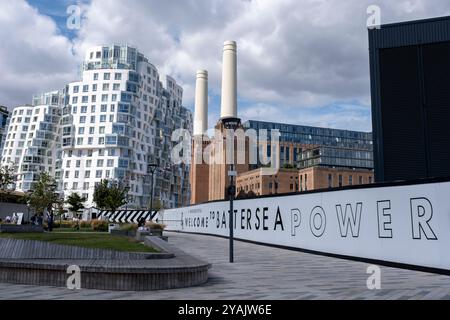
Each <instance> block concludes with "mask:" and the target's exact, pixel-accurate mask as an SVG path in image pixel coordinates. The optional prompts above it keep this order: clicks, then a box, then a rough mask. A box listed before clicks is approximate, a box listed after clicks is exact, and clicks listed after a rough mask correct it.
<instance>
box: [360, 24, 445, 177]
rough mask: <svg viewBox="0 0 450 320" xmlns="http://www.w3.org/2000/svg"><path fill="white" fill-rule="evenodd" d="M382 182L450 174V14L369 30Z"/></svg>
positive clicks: (375, 132) (376, 147)
mask: <svg viewBox="0 0 450 320" xmlns="http://www.w3.org/2000/svg"><path fill="white" fill-rule="evenodd" d="M369 51H370V77H371V92H372V120H373V136H374V157H375V177H376V181H393V180H410V179H418V178H425V177H439V176H450V165H449V164H450V148H449V145H450V125H449V124H450V89H449V88H450V17H443V18H435V19H427V20H420V21H412V22H404V23H396V24H389V25H384V26H381V28H380V29H373V30H369Z"/></svg>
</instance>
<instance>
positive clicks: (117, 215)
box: [98, 210, 157, 223]
mask: <svg viewBox="0 0 450 320" xmlns="http://www.w3.org/2000/svg"><path fill="white" fill-rule="evenodd" d="M156 214H157V211H153V212H151V211H150V210H115V211H108V210H100V211H99V212H98V218H99V219H101V220H108V221H109V222H116V223H138V222H139V220H140V219H142V218H144V221H150V220H153V219H154V218H155V216H156Z"/></svg>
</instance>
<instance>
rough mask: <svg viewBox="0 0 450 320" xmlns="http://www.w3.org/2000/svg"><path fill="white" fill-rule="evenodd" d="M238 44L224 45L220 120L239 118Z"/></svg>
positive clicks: (229, 43)
mask: <svg viewBox="0 0 450 320" xmlns="http://www.w3.org/2000/svg"><path fill="white" fill-rule="evenodd" d="M236 60H237V59H236V42H235V41H225V42H224V44H223V65H222V97H221V109H220V118H221V119H224V118H237V70H236Z"/></svg>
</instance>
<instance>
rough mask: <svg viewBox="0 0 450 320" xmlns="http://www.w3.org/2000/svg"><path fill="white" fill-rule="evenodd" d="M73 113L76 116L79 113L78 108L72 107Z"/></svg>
mask: <svg viewBox="0 0 450 320" xmlns="http://www.w3.org/2000/svg"><path fill="white" fill-rule="evenodd" d="M72 113H74V114H76V113H77V106H75V107H72Z"/></svg>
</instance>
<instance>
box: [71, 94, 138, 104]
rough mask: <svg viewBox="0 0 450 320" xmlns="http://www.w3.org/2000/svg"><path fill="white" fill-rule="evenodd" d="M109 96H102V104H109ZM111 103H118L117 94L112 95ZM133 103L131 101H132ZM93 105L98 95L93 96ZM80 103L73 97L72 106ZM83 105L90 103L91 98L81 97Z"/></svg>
mask: <svg viewBox="0 0 450 320" xmlns="http://www.w3.org/2000/svg"><path fill="white" fill-rule="evenodd" d="M108 99H109V95H108V94H102V95H101V102H108V101H109V100H108ZM111 101H112V102H115V101H117V94H112V95H111ZM130 101H131V99H130ZM90 102H91V103H96V102H97V95H95V94H94V95H92V96H91V101H90ZM77 103H78V97H77V96H74V97H72V104H77ZM81 103H89V96H82V97H81Z"/></svg>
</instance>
